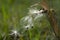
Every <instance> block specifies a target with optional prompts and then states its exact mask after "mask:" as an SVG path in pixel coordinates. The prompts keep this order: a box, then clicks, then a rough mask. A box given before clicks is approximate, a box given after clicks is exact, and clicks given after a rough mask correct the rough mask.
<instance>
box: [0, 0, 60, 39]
mask: <svg viewBox="0 0 60 40" xmlns="http://www.w3.org/2000/svg"><path fill="white" fill-rule="evenodd" d="M41 1H42V0H0V40H56V37H55V34H54V32H53V29H52V27H51V25H50V23H49V21H48V18H47V17H46V14H44V15H43V16H42V17H41V18H37V20H35V21H34V20H33V23H34V26H33V27H31V28H30V29H29V28H25V27H23V26H24V25H26V24H27V23H26V24H25V22H23V21H24V19H23V20H22V18H23V17H26V16H29V14H28V13H29V8H30V6H31V5H34V4H35V3H39V2H41ZM47 2H48V5H49V7H50V8H53V9H54V10H55V11H56V14H55V15H56V16H55V17H56V19H57V23H58V26H60V0H47ZM32 8H34V7H32ZM36 8H37V9H38V10H39V9H41V6H40V5H37V6H36ZM33 19H34V18H33ZM26 22H27V21H26ZM59 28H60V27H59ZM13 32H14V33H17V34H13Z"/></svg>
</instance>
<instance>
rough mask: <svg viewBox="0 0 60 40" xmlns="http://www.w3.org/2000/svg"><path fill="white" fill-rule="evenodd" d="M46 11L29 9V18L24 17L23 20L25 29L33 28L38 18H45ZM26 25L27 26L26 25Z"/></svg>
mask: <svg viewBox="0 0 60 40" xmlns="http://www.w3.org/2000/svg"><path fill="white" fill-rule="evenodd" d="M43 11H44V10H38V9H36V8H35V9H33V8H32V9H29V12H28V16H26V17H23V18H22V19H21V20H23V27H24V28H25V29H26V28H29V29H30V28H31V27H32V26H34V23H33V21H35V20H36V19H37V18H39V17H40V18H41V17H42V16H43V13H42V12H43ZM33 16H34V18H33ZM24 23H26V24H24Z"/></svg>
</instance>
